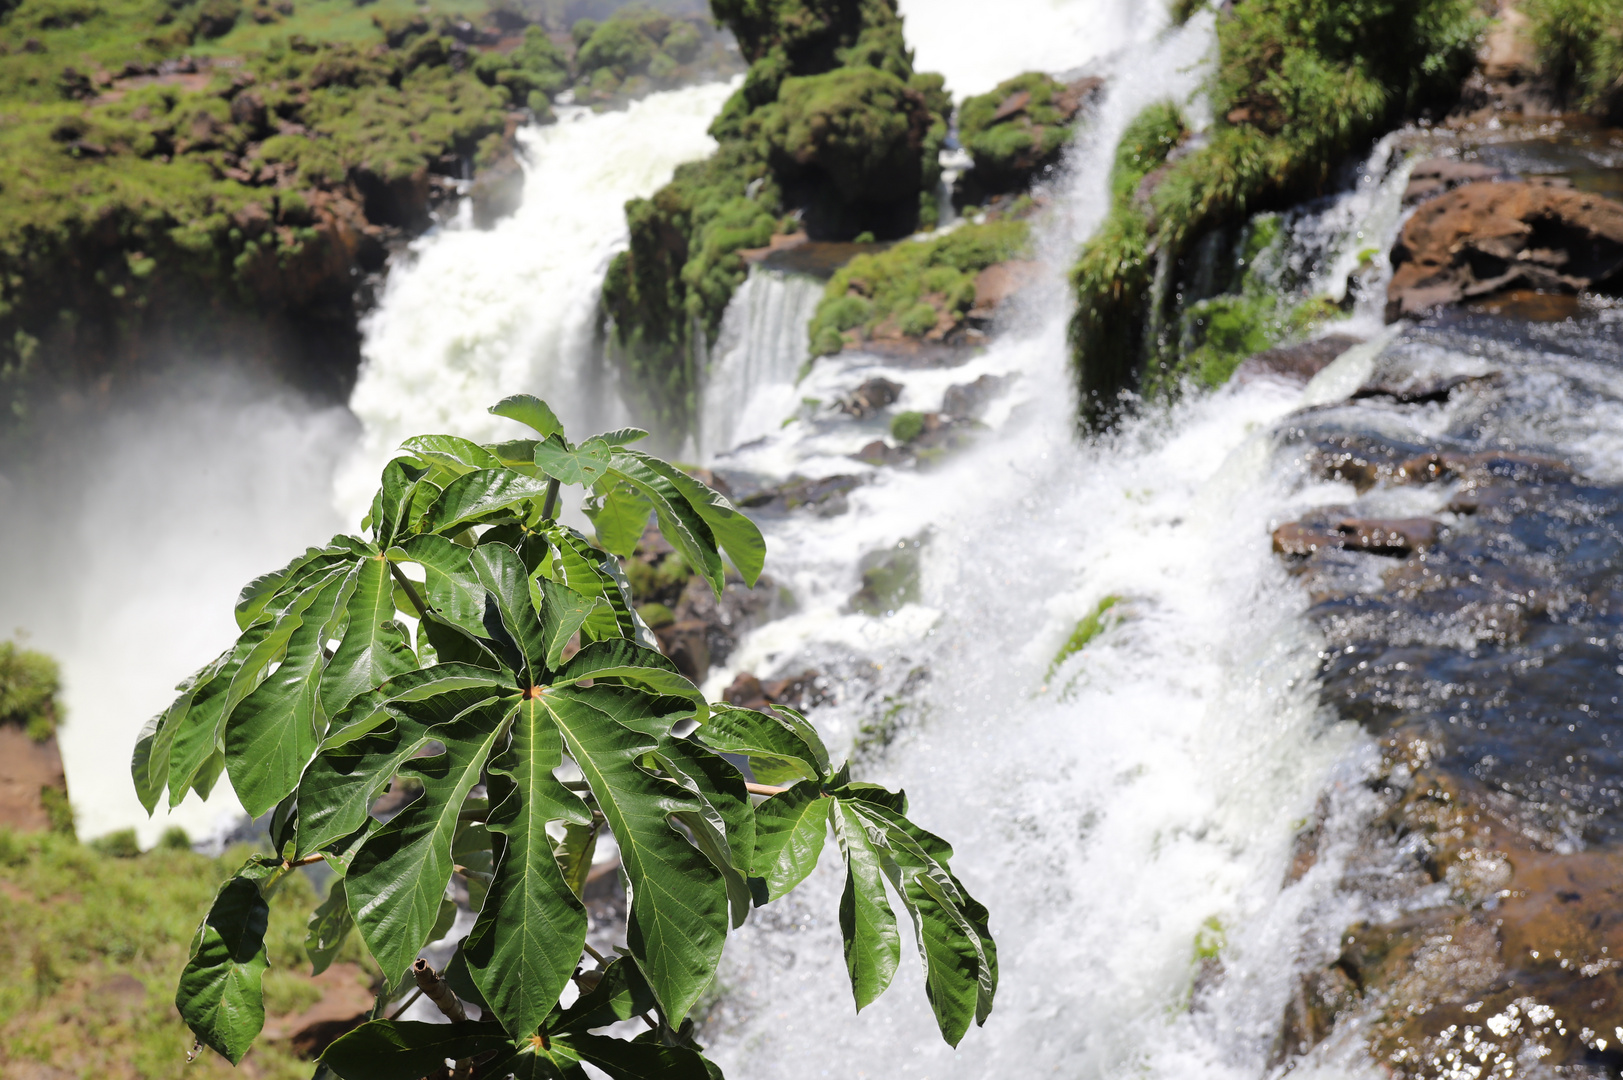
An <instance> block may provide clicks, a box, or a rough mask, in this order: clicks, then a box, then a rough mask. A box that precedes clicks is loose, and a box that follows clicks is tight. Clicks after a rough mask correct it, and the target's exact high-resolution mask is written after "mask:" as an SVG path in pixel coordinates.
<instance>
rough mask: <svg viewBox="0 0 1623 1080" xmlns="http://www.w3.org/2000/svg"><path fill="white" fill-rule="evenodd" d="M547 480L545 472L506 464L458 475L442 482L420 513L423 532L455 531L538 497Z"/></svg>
mask: <svg viewBox="0 0 1623 1080" xmlns="http://www.w3.org/2000/svg"><path fill="white" fill-rule="evenodd" d="M549 484H551V481H550V480H548V479H547V478H546V477H544V476H526V475H525V474H524V473H521V472H516V471H515V470H513V469H509V468H501V469H480V470H479V471H477V472H471V473H468V474H467V475H466V476H460V477H458V478H457V479H455V480H453V481H451V483H449V484H447V485H446V486H445V490H444V491H443V492H441V493H440V497H439V498H438V499H436V500H435V502H434V505H433V506H431V507H429V508H428V513H426V514H424V515H423V525H422V529H423V532H425V533H441V534H450V533H454V532H457V531H459V530H461V529H462V528H463V527H464V526H467V525H469V524H472V523H475V522H479V521H484V520H487V519H490V518H492V517H494V516H496V515H498V514H500V513H501V512H503V511H511V510H512V508H513V507H515V506H517V505H518V504H519V503H522V502H528V501H529V500H531V499H538V498H541V497H542V496H544V495H545V494H546V493H547V486H548V485H549Z"/></svg>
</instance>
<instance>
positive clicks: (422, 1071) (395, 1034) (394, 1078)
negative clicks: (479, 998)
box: [321, 1020, 511, 1080]
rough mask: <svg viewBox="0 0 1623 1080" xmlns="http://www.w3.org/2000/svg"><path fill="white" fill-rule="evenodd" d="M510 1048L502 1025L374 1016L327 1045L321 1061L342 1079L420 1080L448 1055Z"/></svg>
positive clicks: (456, 1056)
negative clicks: (435, 1022)
mask: <svg viewBox="0 0 1623 1080" xmlns="http://www.w3.org/2000/svg"><path fill="white" fill-rule="evenodd" d="M510 1047H511V1043H510V1041H509V1040H508V1038H507V1035H506V1033H505V1032H503V1031H502V1029H501V1025H500V1024H492V1023H487V1022H484V1021H473V1020H464V1021H462V1022H461V1023H456V1024H425V1023H420V1022H416V1021H411V1020H372V1021H370V1022H368V1023H365V1024H362V1025H361V1026H360V1027H358V1028H356V1029H355V1030H354V1031H351V1032H350V1033H349V1034H347V1035H345V1036H343V1037H342V1038H340V1039H338V1040H337V1041H336V1042H334V1043H333V1044H332V1045H331V1046H329V1047H327V1049H326V1050H325V1051H324V1052H323V1053H322V1055H321V1063H322V1064H323V1065H325V1066H327V1068H329V1069H331V1070H332V1071H333V1072H334V1073H336V1074H337V1075H338V1076H341V1077H343V1078H344V1080H419V1078H420V1077H424V1076H430V1075H432V1074H434V1073H437V1072H439V1071H440V1070H442V1069H444V1067H445V1062H446V1061H447V1060H456V1059H461V1058H470V1057H476V1056H478V1055H480V1054H484V1053H488V1052H490V1051H492V1050H504V1051H505V1050H508V1049H509V1048H510Z"/></svg>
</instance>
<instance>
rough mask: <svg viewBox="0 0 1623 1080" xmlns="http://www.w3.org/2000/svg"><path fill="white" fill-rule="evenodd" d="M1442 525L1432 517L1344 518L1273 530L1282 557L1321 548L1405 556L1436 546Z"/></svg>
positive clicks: (1291, 524) (1312, 551)
mask: <svg viewBox="0 0 1623 1080" xmlns="http://www.w3.org/2000/svg"><path fill="white" fill-rule="evenodd" d="M1438 530H1439V525H1438V523H1437V522H1435V521H1432V520H1431V519H1430V518H1395V519H1382V518H1342V519H1341V520H1339V521H1337V522H1335V523H1334V524H1332V525H1315V524H1311V523H1308V522H1300V521H1293V522H1291V523H1289V524H1286V525H1281V526H1280V527H1279V528H1277V529H1275V530H1274V551H1275V552H1276V553H1277V554H1280V555H1312V554H1313V553H1314V552H1317V551H1319V550H1321V549H1329V548H1340V549H1344V550H1348V551H1367V552H1369V553H1370V554H1372V555H1395V556H1398V557H1404V556H1407V555H1410V554H1412V553H1414V552H1415V551H1419V550H1422V549H1424V548H1428V547H1432V546H1434V545H1435V544H1436V543H1437V536H1438Z"/></svg>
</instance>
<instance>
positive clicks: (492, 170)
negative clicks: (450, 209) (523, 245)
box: [468, 152, 524, 229]
mask: <svg viewBox="0 0 1623 1080" xmlns="http://www.w3.org/2000/svg"><path fill="white" fill-rule="evenodd" d="M468 198H469V200H470V201H471V202H472V204H473V223H474V225H475V227H477V228H480V229H492V228H495V226H496V223H497V222H498V221H500V220H502V219H503V218H506V217H511V216H512V215H513V214H515V213H517V211H518V208H519V207H520V206H521V205H522V204H523V202H524V167H523V166H522V165H520V164H519V160H518V155H517V154H516V153H514V152H508V153H506V154H503V155H502V156H501V157H500V158H498V159H497V160H496V162H495V163H494V164H492V165H491V166H490V167H489V168H485V169H481V170H479V174H478V175H477V176H475V177H474V180H473V186H472V187H471V188H470V189H469V191H468Z"/></svg>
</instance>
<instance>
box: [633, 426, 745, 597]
mask: <svg viewBox="0 0 1623 1080" xmlns="http://www.w3.org/2000/svg"><path fill="white" fill-rule="evenodd" d="M625 457H631V458H636V459H637V460H638V461H640V462H641V463H642V464H643V465H644V466H645V467H646V468H648V469H650V470H651V471H653V472H656V473H658V474H659V475H661V476H663V477H664V478H665V479H666V480H667V481H669V482H670V484H671V486H672V487H674V488H675V489H676V490H677V492H678V493H679V494H680V495H681V496H682V498H684V499H686V500H687V503H688V505H689V506H691V507H692V508H693V510H694V511H695V512H696V513H697V514H698V515H699V517H701V518H703V519H704V523H705V524H706V525H708V526H710V532H711V533H712V534H713V535H714V536H715V538H716V543H718V544H720V545H721V549H722V550H723V551H725V552H726V553H727V557H728V558H730V559H732V560H733V565H734V566H736V567H738V572H739V573H740V574H741V575H743V577H744V584H746V585H751V586H753V585H754V584H755V582H756V580H757V579H758V578H759V577H760V576H761V568H762V567H763V566H764V565H765V564H766V541H765V540H764V539H762V537H761V530H760V529H759V528H757V527H756V525H755V522H753V521H751V520H750V519H749V518H747V517H745V516H744V514H742V513H741V512H740V511H739V510H738V508H737V507H735V506H733V504H732V503H731V502H729V501H728V500H727V497H726V496H725V495H723V494H722V493H721V492H719V491H717V490H715V489H714V488H711V487H707V486H705V485H704V484H701V483H700V482H699V481H697V480H695V479H694V478H693V477H691V476H689V475H688V474H687V473H685V472H683V471H682V470H681V469H678V468H677V467H676V466H675V465H672V464H671V463H670V462H668V461H661V460H660V459H659V458H656V457H651V456H650V455H648V454H644V453H642V452H640V451H637V450H625V451H622V452H621V453H620V454H619V455H616V461H615V464H616V466H617V467H619V468H620V469H622V470H623V469H624V468H625V465H624V462H623V461H621V460H620V458H625Z"/></svg>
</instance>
